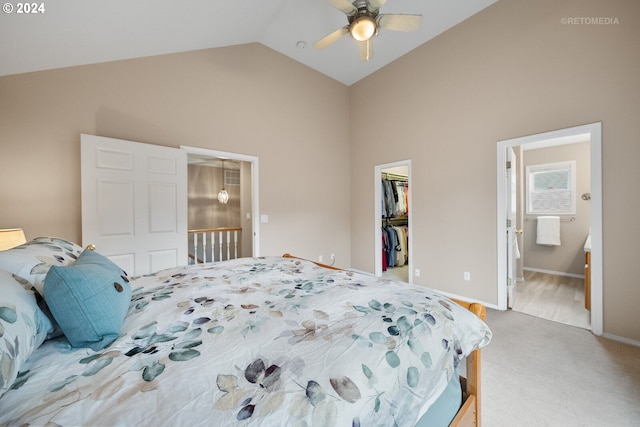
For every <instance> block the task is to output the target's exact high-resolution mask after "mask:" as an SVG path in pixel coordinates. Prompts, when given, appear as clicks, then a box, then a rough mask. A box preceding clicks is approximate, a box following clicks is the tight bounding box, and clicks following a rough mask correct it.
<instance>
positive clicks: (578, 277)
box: [522, 267, 584, 279]
mask: <svg viewBox="0 0 640 427" xmlns="http://www.w3.org/2000/svg"><path fill="white" fill-rule="evenodd" d="M522 269H523V270H524V271H535V272H536V273H546V274H554V275H556V276H565V277H573V278H576V279H584V274H574V273H566V272H564V271H552V270H544V269H541V268H531V267H523V268H522Z"/></svg>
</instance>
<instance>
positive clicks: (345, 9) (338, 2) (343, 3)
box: [327, 0, 358, 16]
mask: <svg viewBox="0 0 640 427" xmlns="http://www.w3.org/2000/svg"><path fill="white" fill-rule="evenodd" d="M327 3H329V4H330V5H331V6H333V7H335V8H336V9H338V10H339V11H341V12H342V13H346V14H347V15H349V16H351V15H355V14H356V12H358V8H357V7H355V6H354V5H353V4H351V2H349V0H327Z"/></svg>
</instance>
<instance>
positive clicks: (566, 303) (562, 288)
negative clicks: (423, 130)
mask: <svg viewBox="0 0 640 427" xmlns="http://www.w3.org/2000/svg"><path fill="white" fill-rule="evenodd" d="M513 310H514V311H518V312H521V313H525V314H529V315H532V316H536V317H541V318H543V319H547V320H552V321H554V322H559V323H564V324H566V325H571V326H577V327H579V328H584V329H589V330H590V329H591V312H589V311H588V310H586V309H585V308H584V279H577V278H573V277H566V276H557V275H554V274H548V273H540V272H536V271H529V270H525V271H524V282H518V283H517V284H516V299H515V304H514V307H513Z"/></svg>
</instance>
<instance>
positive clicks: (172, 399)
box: [0, 257, 491, 426]
mask: <svg viewBox="0 0 640 427" xmlns="http://www.w3.org/2000/svg"><path fill="white" fill-rule="evenodd" d="M131 288H132V303H131V307H130V310H129V313H128V315H127V317H126V319H125V321H124V325H123V328H122V334H121V336H120V337H119V338H118V339H117V340H116V341H115V342H114V343H113V344H111V345H110V346H108V347H107V348H105V349H104V350H101V351H97V352H96V351H93V350H91V349H88V348H72V347H70V345H69V343H68V342H67V341H66V339H65V338H64V337H60V338H57V339H54V340H49V341H47V342H45V344H43V345H42V346H41V347H40V348H38V349H37V350H36V351H35V352H34V353H33V354H32V355H31V357H30V358H29V360H28V361H27V362H26V364H25V365H24V368H23V370H22V372H21V374H20V376H19V378H18V380H17V381H16V383H15V384H14V387H13V389H11V390H9V391H8V392H6V393H5V394H4V395H3V396H2V397H1V398H0V425H5V424H7V425H24V424H27V425H46V424H49V423H50V424H51V425H55V424H57V425H64V426H72V425H73V426H76V425H82V426H87V425H128V426H133V425H154V426H162V425H166V426H178V425H189V426H245V425H260V426H359V425H362V426H393V425H398V426H413V425H415V423H416V421H417V420H418V419H419V418H420V416H421V415H422V414H424V412H425V411H426V410H427V409H428V407H429V406H430V405H431V404H432V403H433V402H434V401H435V400H436V399H437V397H438V396H439V395H440V394H441V393H442V391H443V390H444V389H445V387H446V385H447V383H448V382H449V380H450V378H451V376H452V375H453V374H454V371H455V368H456V367H457V364H458V363H459V362H460V360H461V359H462V358H463V357H464V356H466V355H467V354H469V353H470V352H471V351H472V350H474V349H476V348H479V347H482V346H484V345H486V344H487V343H488V342H489V340H490V338H491V332H490V330H489V328H488V327H487V326H486V325H485V324H484V323H483V322H482V321H481V320H480V319H479V318H478V317H476V316H474V315H473V314H472V313H470V312H469V311H467V310H466V309H464V308H462V307H460V306H458V305H456V304H454V303H452V302H451V301H450V300H448V299H446V298H445V297H443V296H441V295H439V294H437V293H434V292H433V291H431V290H429V289H427V288H424V287H420V286H413V285H408V284H406V283H400V282H391V281H387V280H382V279H376V278H373V277H370V276H366V275H361V274H357V273H353V272H349V271H334V270H328V269H325V268H321V267H318V266H316V265H315V264H313V263H310V262H307V261H302V260H297V259H286V258H280V257H268V258H244V259H238V260H233V261H226V262H222V263H217V264H208V265H205V266H190V267H183V268H175V269H170V270H165V271H162V272H159V273H156V274H154V275H151V276H145V277H139V278H136V279H134V280H132V281H131ZM54 423H55V424H54Z"/></svg>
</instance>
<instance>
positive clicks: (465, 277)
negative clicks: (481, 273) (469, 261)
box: [464, 271, 471, 281]
mask: <svg viewBox="0 0 640 427" xmlns="http://www.w3.org/2000/svg"><path fill="white" fill-rule="evenodd" d="M464 280H466V281H469V280H471V273H469V272H468V271H465V272H464Z"/></svg>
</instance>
